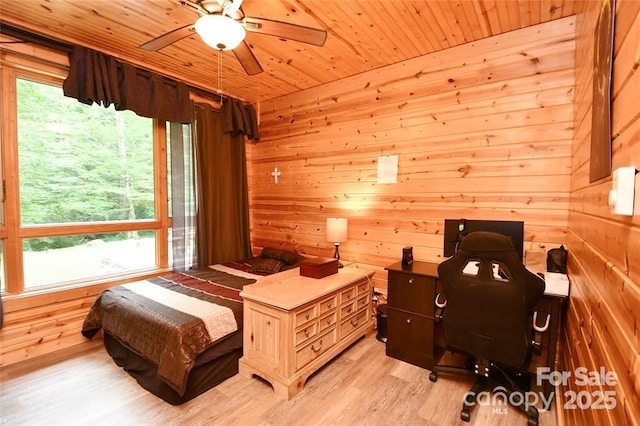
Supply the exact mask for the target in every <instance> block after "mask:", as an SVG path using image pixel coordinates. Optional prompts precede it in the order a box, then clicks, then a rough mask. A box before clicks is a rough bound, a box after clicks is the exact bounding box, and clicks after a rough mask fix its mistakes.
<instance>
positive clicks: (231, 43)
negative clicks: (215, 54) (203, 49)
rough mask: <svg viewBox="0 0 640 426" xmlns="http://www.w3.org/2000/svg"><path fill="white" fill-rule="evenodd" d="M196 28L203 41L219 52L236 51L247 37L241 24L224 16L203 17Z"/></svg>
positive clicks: (199, 19)
mask: <svg viewBox="0 0 640 426" xmlns="http://www.w3.org/2000/svg"><path fill="white" fill-rule="evenodd" d="M195 27H196V32H197V33H198V34H199V35H200V37H202V40H203V41H204V42H205V43H207V44H208V45H209V46H211V47H213V48H214V49H217V50H231V49H235V48H236V47H238V45H239V44H240V43H241V42H242V40H244V38H245V36H246V35H247V32H246V31H245V29H244V27H243V26H242V24H241V23H240V22H238V21H235V20H233V19H231V18H229V17H228V16H223V15H204V16H201V17H200V18H198V20H197V21H196V24H195Z"/></svg>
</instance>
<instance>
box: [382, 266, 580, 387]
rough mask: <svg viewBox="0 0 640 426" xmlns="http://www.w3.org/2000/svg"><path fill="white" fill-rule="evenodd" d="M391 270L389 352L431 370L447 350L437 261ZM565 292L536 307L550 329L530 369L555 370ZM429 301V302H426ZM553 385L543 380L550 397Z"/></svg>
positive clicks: (546, 299)
mask: <svg viewBox="0 0 640 426" xmlns="http://www.w3.org/2000/svg"><path fill="white" fill-rule="evenodd" d="M385 269H386V270H387V271H388V295H387V297H388V305H387V309H388V318H387V355H388V356H390V357H393V358H397V359H400V360H402V361H405V362H408V363H410V364H413V365H417V366H419V367H423V368H426V369H429V370H431V369H432V368H433V366H434V365H435V364H437V362H438V360H439V359H440V356H441V355H442V353H444V348H443V342H440V339H439V336H442V327H441V326H440V325H439V324H437V323H436V322H435V319H434V303H433V302H434V300H435V297H436V294H437V292H440V291H442V285H441V284H440V283H439V282H438V263H436V262H419V261H414V262H413V263H412V264H411V265H403V264H402V263H401V262H397V263H394V264H393V265H390V266H387V267H386V268H385ZM567 296H568V293H567V294H566V295H557V294H553V295H552V294H546V293H545V295H544V296H543V297H542V298H541V299H540V300H539V301H538V304H537V305H536V310H537V311H539V312H541V313H542V312H544V313H547V314H549V315H551V319H550V322H549V329H548V330H547V331H546V332H545V333H543V335H542V342H541V344H542V353H541V354H540V355H534V356H533V357H532V361H531V366H530V369H529V371H530V372H532V373H534V374H535V372H536V368H537V367H549V368H550V369H551V371H554V370H556V368H555V359H556V350H557V340H558V333H559V331H560V322H561V317H562V306H563V302H564V301H565V300H566V299H567ZM425 301H427V303H425ZM553 390H554V389H553V386H552V385H551V384H550V383H549V381H548V380H545V381H544V384H543V389H542V392H543V393H544V395H545V397H549V395H551V392H553Z"/></svg>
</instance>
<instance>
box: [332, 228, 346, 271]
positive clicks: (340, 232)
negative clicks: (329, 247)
mask: <svg viewBox="0 0 640 426" xmlns="http://www.w3.org/2000/svg"><path fill="white" fill-rule="evenodd" d="M347 229H348V222H347V219H345V218H339V217H329V218H327V241H329V242H332V243H334V244H335V246H336V251H335V252H334V253H333V257H335V258H336V259H338V268H342V266H343V265H342V264H341V263H340V250H339V248H340V243H343V242H345V241H347Z"/></svg>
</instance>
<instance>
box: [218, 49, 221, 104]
mask: <svg viewBox="0 0 640 426" xmlns="http://www.w3.org/2000/svg"><path fill="white" fill-rule="evenodd" d="M218 95H219V96H220V105H222V50H221V49H218Z"/></svg>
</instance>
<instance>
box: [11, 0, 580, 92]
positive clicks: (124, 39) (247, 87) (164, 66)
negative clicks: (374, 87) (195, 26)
mask: <svg viewBox="0 0 640 426" xmlns="http://www.w3.org/2000/svg"><path fill="white" fill-rule="evenodd" d="M582 1H584V0H412V1H409V0H406V1H405V0H341V1H340V0H244V2H243V4H242V8H243V9H244V12H245V15H246V16H253V17H261V18H269V19H275V20H280V21H285V22H291V23H295V24H299V25H306V26H310V27H316V28H323V29H325V30H327V32H328V37H327V42H326V44H325V45H324V47H315V46H312V45H307V44H303V43H299V42H295V41H286V40H282V39H278V38H276V37H271V36H268V35H262V34H255V33H248V34H247V37H246V40H247V42H248V43H249V45H250V46H251V48H252V50H253V52H254V54H255V56H256V57H257V59H258V61H259V62H260V64H261V65H262V67H263V69H264V72H263V73H261V74H257V75H255V76H248V75H246V74H245V72H244V70H243V68H242V67H241V66H240V64H239V62H238V61H237V59H236V58H235V56H234V55H233V54H232V53H231V52H224V53H223V59H222V64H223V70H222V90H223V91H224V92H225V93H227V94H229V95H231V96H235V97H238V98H241V99H244V100H247V101H250V102H259V101H263V100H266V99H271V98H274V97H278V96H281V95H285V94H289V93H293V92H297V91H299V90H302V89H306V88H309V87H313V86H317V85H320V84H323V83H327V82H331V81H334V80H338V79H341V78H344V77H347V76H350V75H354V74H358V73H361V72H365V71H369V70H372V69H375V68H379V67H383V66H385V65H389V64H391V63H395V62H400V61H403V60H406V59H409V58H413V57H416V56H420V55H425V54H428V53H431V52H435V51H439V50H443V49H447V48H450V47H453V46H456V45H460V44H464V43H469V42H473V41H474V40H478V39H481V38H485V37H490V36H493V35H496V34H501V33H504V32H508V31H512V30H516V29H519V28H522V27H527V26H530V25H535V24H539V23H542V22H547V21H550V20H553V19H560V18H563V17H566V16H570V15H573V14H575V9H576V8H577V3H579V2H582ZM197 17H198V16H197V15H196V14H195V13H194V12H192V11H191V10H189V9H187V8H186V7H184V6H181V5H180V2H179V0H2V4H1V5H0V19H1V20H2V23H3V24H9V25H11V26H15V27H18V28H21V29H24V30H28V31H30V32H33V33H36V34H39V35H43V36H47V37H50V38H54V39H56V40H59V41H62V42H65V43H70V44H80V45H84V46H87V47H90V48H92V49H96V50H100V51H102V52H105V53H108V54H110V55H113V56H116V57H118V58H121V59H123V60H127V61H129V62H131V63H133V64H136V65H138V66H142V67H144V68H147V69H150V70H155V71H157V72H160V73H162V74H164V75H166V76H170V77H173V78H177V79H180V80H183V81H186V82H187V83H189V84H191V85H193V86H195V87H199V88H202V89H206V90H209V91H214V92H215V91H216V89H217V88H218V83H217V54H216V51H214V50H213V49H211V48H209V47H208V46H206V45H205V44H204V43H203V42H202V41H201V39H200V37H199V36H198V35H193V36H191V37H189V38H187V39H183V40H181V41H179V42H177V43H175V44H173V45H171V46H169V47H166V48H164V49H162V50H160V51H158V52H148V51H145V50H143V49H141V48H140V47H139V46H140V44H142V43H144V42H146V41H149V40H150V39H152V38H154V37H157V36H159V35H161V34H163V33H165V32H167V31H170V30H173V29H175V28H178V27H181V26H184V25H188V24H190V23H193V22H194V21H195V20H196V19H197Z"/></svg>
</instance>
